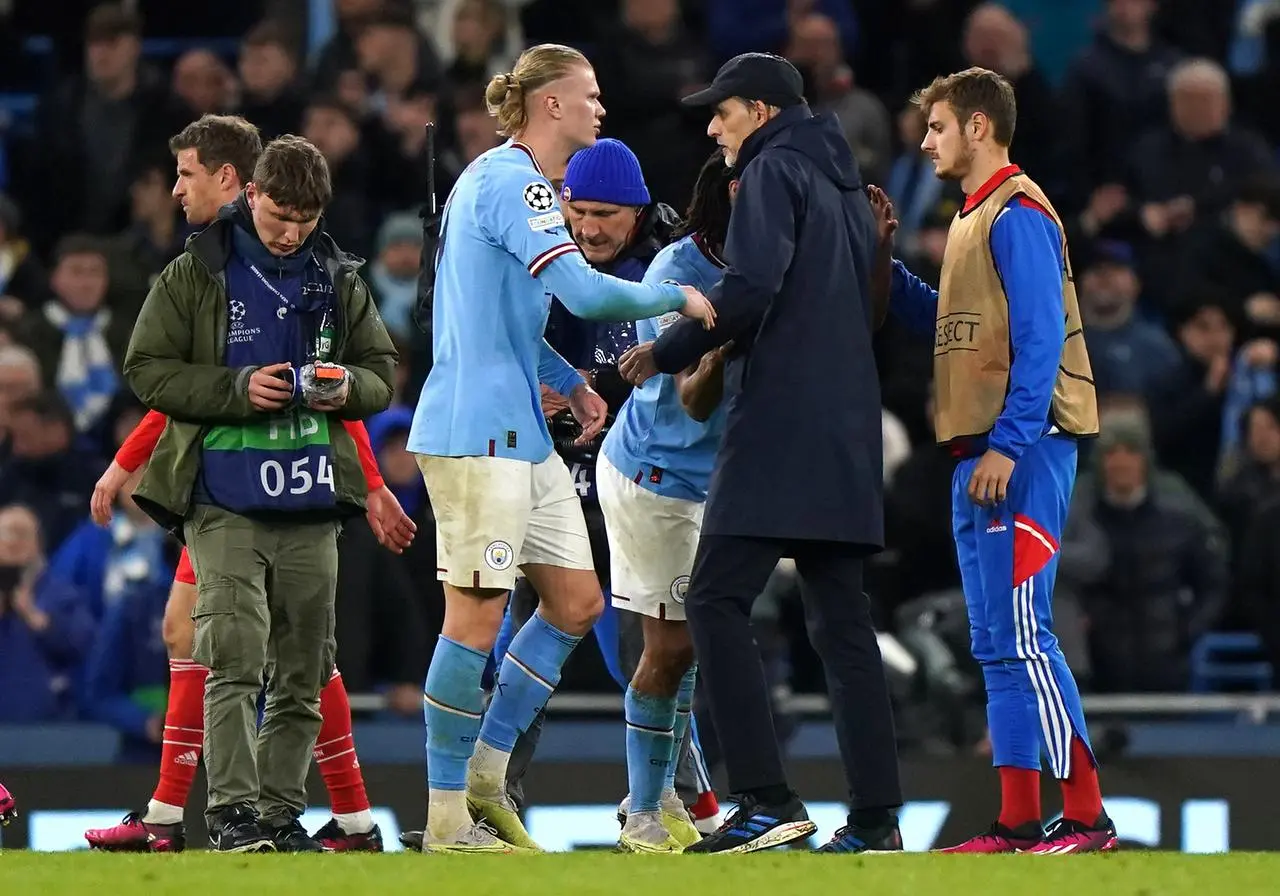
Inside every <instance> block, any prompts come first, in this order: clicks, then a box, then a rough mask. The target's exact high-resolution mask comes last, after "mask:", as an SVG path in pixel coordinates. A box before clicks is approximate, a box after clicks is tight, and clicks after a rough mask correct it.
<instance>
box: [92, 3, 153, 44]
mask: <svg viewBox="0 0 1280 896" xmlns="http://www.w3.org/2000/svg"><path fill="white" fill-rule="evenodd" d="M141 36H142V20H141V19H139V18H138V17H137V16H136V15H134V14H133V13H132V12H130V11H129V10H128V9H127V8H126V7H125V5H124V4H123V3H99V4H98V5H97V6H95V7H94V8H93V9H92V10H90V11H89V15H87V16H85V19H84V41H85V43H87V44H93V43H98V42H100V41H108V40H115V39H116V38H120V37H141Z"/></svg>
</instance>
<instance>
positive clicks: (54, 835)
mask: <svg viewBox="0 0 1280 896" xmlns="http://www.w3.org/2000/svg"><path fill="white" fill-rule="evenodd" d="M362 767H363V770H364V774H365V780H366V782H367V785H368V791H369V797H370V799H371V800H372V802H373V805H374V816H375V819H376V821H377V822H378V823H379V824H380V825H382V830H383V834H384V835H386V840H387V846H388V848H389V849H399V843H398V841H397V838H396V835H397V834H398V833H399V832H400V831H401V830H403V829H415V828H421V827H422V823H423V819H424V815H425V811H426V793H425V783H424V775H423V768H422V766H421V765H419V764H413V765H404V764H397V765H377V764H369V763H362ZM902 771H903V778H904V782H905V785H906V791H907V803H906V805H905V806H904V807H903V809H902V812H901V816H900V817H901V824H902V833H903V839H904V841H905V843H906V847H907V849H908V850H913V851H922V850H927V849H930V848H933V847H936V846H939V845H944V844H948V843H953V842H956V841H958V840H961V839H963V838H964V837H967V836H970V835H972V834H974V833H975V832H978V831H980V830H983V829H985V828H986V827H987V826H988V825H989V824H990V822H991V819H992V818H993V817H994V816H995V814H996V810H997V806H996V792H997V788H996V777H995V773H994V772H993V771H992V769H991V767H990V765H989V764H988V763H987V762H984V761H982V760H979V759H943V760H932V761H931V760H925V759H915V760H906V761H904V762H903V766H902ZM790 773H791V781H792V784H793V786H795V787H796V789H797V790H798V791H799V792H800V794H801V795H802V796H803V797H804V799H805V800H806V802H807V804H808V807H809V814H810V816H811V817H812V818H813V820H814V821H816V822H817V823H818V828H819V830H818V835H817V837H818V839H825V838H827V837H829V836H830V835H831V833H832V832H833V831H834V830H835V829H836V828H837V827H839V826H840V825H841V824H842V823H843V821H844V813H845V807H844V804H843V802H842V800H843V799H844V778H843V775H842V773H841V769H840V765H839V763H838V762H835V761H832V760H800V761H795V762H792V763H791V765H790ZM3 776H4V780H5V782H6V783H7V784H8V786H9V787H10V789H11V790H12V791H13V792H14V794H15V795H16V796H17V798H18V800H19V801H20V808H21V814H20V815H19V817H18V819H17V821H15V822H14V823H13V824H12V825H11V826H9V827H8V828H5V829H4V831H3V837H4V841H3V845H4V846H5V847H6V848H24V847H26V848H31V849H35V850H45V851H60V850H71V849H83V848H84V847H85V843H84V837H83V833H84V830H85V829H86V828H89V827H98V826H105V825H107V824H114V823H115V822H117V821H119V819H120V818H121V817H122V816H123V815H124V814H125V812H126V811H128V810H129V809H130V808H131V807H136V806H137V805H140V804H141V803H143V802H145V799H146V797H147V795H149V794H150V793H151V790H152V788H153V786H154V784H155V771H154V769H152V768H149V767H147V766H141V765H132V766H115V767H112V768H109V769H104V768H101V767H99V768H93V767H83V766H81V767H66V768H57V767H45V768H6V769H4V770H3ZM1103 782H1104V786H1105V790H1106V793H1107V810H1108V811H1109V812H1110V813H1111V816H1112V818H1114V819H1115V822H1116V827H1117V828H1118V830H1119V832H1120V836H1121V839H1122V840H1123V841H1124V844H1125V846H1127V847H1129V848H1141V849H1166V850H1178V851H1183V852H1200V853H1204V852H1222V851H1227V850H1280V813H1276V812H1275V793H1276V784H1277V783H1278V782H1280V769H1277V763H1276V761H1275V760H1274V759H1271V758H1259V759H1210V758H1203V759H1196V758H1180V759H1146V760H1132V759H1125V760H1120V761H1117V762H1114V763H1111V764H1108V765H1107V767H1106V769H1105V774H1104V777H1103ZM309 790H310V797H311V799H312V800H313V802H314V803H315V805H316V806H317V808H314V809H312V810H311V811H309V812H308V814H307V817H306V818H305V819H304V823H305V824H306V825H307V826H308V827H309V828H310V829H312V830H314V829H315V828H317V827H319V826H320V825H321V824H323V823H324V822H325V820H326V819H327V818H328V810H327V809H326V808H325V807H324V803H325V800H326V796H325V791H324V788H323V786H322V785H321V783H320V781H319V778H318V777H317V776H315V775H314V774H313V776H312V780H311V781H310V785H309ZM1055 790H1056V788H1055V787H1053V786H1052V785H1051V782H1047V781H1046V786H1045V806H1046V807H1054V806H1056V805H1057V804H1058V797H1057V794H1056V793H1055V792H1054V791H1055ZM625 791H626V768H625V767H624V765H623V764H622V763H621V762H608V763H602V762H589V763H577V762H575V763H568V762H545V763H540V764H535V766H534V768H533V770H532V771H531V772H530V774H529V778H528V779H527V781H526V792H527V794H528V799H529V806H530V807H529V809H528V811H527V813H526V823H527V825H528V827H529V831H530V833H531V834H532V835H533V837H534V838H535V839H537V840H538V841H539V842H540V843H541V844H542V845H543V846H544V847H545V848H547V849H550V850H572V849H599V848H609V847H612V846H613V844H614V843H615V842H616V840H617V836H618V823H617V821H616V819H615V817H614V815H615V812H616V808H617V804H618V800H619V798H620V797H621V796H622V795H623V793H625ZM204 792H205V791H204V779H203V773H202V774H201V777H200V778H198V779H197V782H196V786H195V789H194V790H193V799H192V800H191V806H190V807H189V808H188V810H187V829H188V837H189V844H190V846H191V847H193V848H202V847H204V846H205V845H206V842H207V841H206V836H205V824H204V820H203V818H202V817H201V807H202V806H203V803H204V800H203V798H202V796H203V794H204ZM1050 811H1052V810H1050Z"/></svg>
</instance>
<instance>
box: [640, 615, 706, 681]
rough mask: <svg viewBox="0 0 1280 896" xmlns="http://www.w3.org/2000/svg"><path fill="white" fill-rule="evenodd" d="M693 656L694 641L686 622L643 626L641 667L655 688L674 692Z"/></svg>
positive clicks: (691, 663)
mask: <svg viewBox="0 0 1280 896" xmlns="http://www.w3.org/2000/svg"><path fill="white" fill-rule="evenodd" d="M693 659H694V657H693V641H692V640H691V639H690V638H689V631H688V628H687V627H686V626H683V625H679V626H677V625H674V624H671V623H666V624H661V623H659V624H658V625H650V626H646V628H645V643H644V653H643V655H642V656H641V659H640V666H641V670H640V671H641V672H642V673H643V676H642V677H644V678H645V679H647V680H648V681H649V682H650V683H651V685H652V686H653V688H654V689H655V690H656V691H658V692H659V693H661V694H664V695H673V694H675V693H676V691H678V690H679V689H680V681H681V679H683V678H684V673H685V672H687V671H688V670H689V667H690V666H692V665H693Z"/></svg>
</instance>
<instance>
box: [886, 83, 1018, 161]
mask: <svg viewBox="0 0 1280 896" xmlns="http://www.w3.org/2000/svg"><path fill="white" fill-rule="evenodd" d="M911 102H912V104H913V105H915V106H916V107H917V108H918V109H919V110H920V111H921V112H923V113H924V114H925V115H928V114H929V110H930V109H932V108H933V105H934V103H946V104H947V105H949V106H950V107H951V109H952V111H954V112H955V113H956V118H957V119H959V120H960V124H961V125H963V124H964V123H965V122H966V121H968V120H969V118H970V117H971V116H972V115H973V114H974V113H976V112H981V113H982V114H983V115H985V116H987V118H988V119H989V120H990V121H991V129H992V134H991V136H992V137H993V138H994V139H995V141H996V143H998V144H999V145H1001V146H1009V144H1011V143H1013V131H1014V128H1015V127H1016V126H1017V123H1018V103H1017V101H1016V100H1015V99H1014V95H1013V85H1012V84H1010V83H1009V79H1008V78H1006V77H1004V76H1003V75H1000V74H997V73H996V72H993V71H991V70H990V69H985V68H976V67H975V68H967V69H965V70H964V71H962V72H956V73H955V74H952V75H943V76H940V77H937V78H934V79H933V82H932V83H931V84H930V85H929V86H928V87H926V88H924V89H923V90H921V91H919V92H917V93H916V95H915V96H913V97H912V98H911Z"/></svg>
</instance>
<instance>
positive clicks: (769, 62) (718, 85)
mask: <svg viewBox="0 0 1280 896" xmlns="http://www.w3.org/2000/svg"><path fill="white" fill-rule="evenodd" d="M732 97H738V98H740V99H743V100H746V101H747V102H748V103H750V102H756V101H759V102H762V103H764V104H765V105H766V106H777V107H778V108H779V109H787V108H790V107H791V106H798V105H799V104H800V103H803V102H804V79H803V78H801V77H800V72H799V71H798V70H797V69H796V67H795V66H794V65H792V64H791V63H790V62H788V61H787V60H785V59H783V58H782V57H781V56H774V55H773V54H772V53H742V54H741V55H739V56H734V57H733V58H732V59H730V60H729V61H728V62H726V63H725V64H724V65H722V66H720V71H718V72H716V76H715V79H714V80H713V81H712V82H711V86H709V87H706V88H704V89H702V90H699V91H698V92H697V93H694V94H690V95H689V96H687V97H685V98H684V99H682V100H681V101H680V102H681V103H682V104H683V105H685V106H690V107H698V106H718V105H720V103H722V102H724V101H725V100H727V99H730V98H732Z"/></svg>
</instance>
